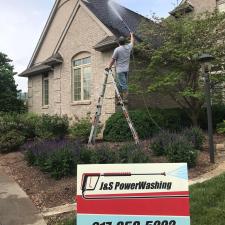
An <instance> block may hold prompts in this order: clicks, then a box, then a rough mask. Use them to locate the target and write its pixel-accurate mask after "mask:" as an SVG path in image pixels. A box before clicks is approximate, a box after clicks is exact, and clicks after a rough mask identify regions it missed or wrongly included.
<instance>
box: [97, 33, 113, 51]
mask: <svg viewBox="0 0 225 225" xmlns="http://www.w3.org/2000/svg"><path fill="white" fill-rule="evenodd" d="M116 45H117V38H116V37H115V36H108V37H106V38H104V39H103V40H102V41H100V42H99V43H98V44H97V45H95V46H94V49H95V50H96V51H100V52H102V51H107V50H109V49H112V48H113V47H116Z"/></svg>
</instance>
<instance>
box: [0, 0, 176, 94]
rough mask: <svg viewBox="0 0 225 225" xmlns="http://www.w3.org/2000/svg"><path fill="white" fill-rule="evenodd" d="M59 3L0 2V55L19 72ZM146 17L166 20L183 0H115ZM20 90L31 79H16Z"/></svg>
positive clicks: (45, 0)
mask: <svg viewBox="0 0 225 225" xmlns="http://www.w3.org/2000/svg"><path fill="white" fill-rule="evenodd" d="M54 1H55V0H19V1H18V0H0V5H1V7H0V52H3V53H5V54H7V55H8V57H9V58H10V59H12V60H13V62H12V64H13V65H14V68H15V71H16V72H18V73H20V72H22V71H24V70H25V69H26V67H27V65H28V63H29V60H30V58H31V56H32V54H33V51H34V49H35V47H36V44H37V42H38V39H39V37H40V35H41V32H42V30H43V28H44V25H45V23H46V21H47V18H48V16H49V14H50V11H51V9H52V6H53V4H54ZM115 1H117V2H118V3H120V4H121V5H124V6H126V7H127V8H130V9H131V10H133V11H135V12H138V13H140V14H142V15H144V16H150V15H152V14H153V13H155V14H156V15H157V16H160V17H166V16H167V15H168V12H169V11H171V10H172V9H173V8H174V7H175V6H176V5H177V4H178V1H179V0H115ZM15 80H16V83H17V84H18V89H19V90H22V91H23V92H27V79H26V78H20V77H18V76H15Z"/></svg>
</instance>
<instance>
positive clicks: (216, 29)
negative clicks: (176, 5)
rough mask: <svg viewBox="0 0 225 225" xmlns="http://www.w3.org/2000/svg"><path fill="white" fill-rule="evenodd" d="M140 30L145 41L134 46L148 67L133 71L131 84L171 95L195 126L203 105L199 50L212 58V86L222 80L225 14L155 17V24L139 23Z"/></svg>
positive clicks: (140, 88) (224, 48)
mask: <svg viewBox="0 0 225 225" xmlns="http://www.w3.org/2000/svg"><path fill="white" fill-rule="evenodd" d="M140 31H141V33H142V35H143V39H144V41H143V42H142V43H141V44H139V45H138V46H137V49H136V52H137V55H138V59H139V60H138V63H139V65H140V64H141V62H142V64H143V62H144V64H147V66H145V69H139V70H136V74H135V76H133V77H135V80H133V86H135V88H136V90H143V83H144V86H145V91H148V92H160V93H163V94H165V95H168V96H170V97H171V98H172V99H173V100H174V101H175V102H176V103H177V104H178V105H179V106H180V107H182V108H183V109H184V110H186V112H187V114H188V116H189V117H190V118H191V120H192V122H193V124H194V125H196V124H197V119H198V116H199V113H200V110H201V107H202V106H203V105H204V79H203V76H202V73H201V70H200V68H201V65H200V62H199V61H198V57H199V56H200V55H201V54H202V53H209V54H211V55H213V56H214V57H215V60H214V62H213V64H214V65H215V71H214V73H211V75H210V78H211V88H212V89H214V88H216V87H217V86H218V84H221V82H223V81H224V80H225V78H224V72H221V71H223V70H224V69H223V64H224V59H225V58H224V56H225V43H224V41H225V40H224V37H225V14H222V13H218V12H213V13H206V14H202V15H200V16H198V17H190V16H185V17H180V18H174V17H169V18H167V19H160V20H159V19H157V20H156V23H155V25H154V26H153V25H152V23H142V25H141V26H140ZM142 53H143V55H142ZM139 68H140V67H139ZM218 71H220V72H219V73H218Z"/></svg>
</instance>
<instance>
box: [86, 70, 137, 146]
mask: <svg viewBox="0 0 225 225" xmlns="http://www.w3.org/2000/svg"><path fill="white" fill-rule="evenodd" d="M109 77H111V78H112V82H111V83H112V84H113V87H114V89H115V91H116V95H117V98H118V101H119V103H120V106H121V107H122V110H123V114H124V116H125V118H126V120H127V123H128V125H129V128H130V130H131V133H132V135H133V138H134V141H135V144H137V145H138V144H139V137H138V134H137V132H136V130H135V128H134V125H133V123H132V121H131V119H130V116H129V113H128V111H127V109H126V107H125V105H124V102H123V99H122V97H121V95H120V92H119V90H118V88H117V85H116V82H115V79H114V77H113V73H112V70H105V80H104V83H103V87H102V91H101V94H100V96H99V99H98V103H97V107H96V113H95V117H94V120H93V123H92V127H91V133H90V136H89V141H88V144H95V139H96V136H97V131H98V125H99V123H100V117H101V114H102V105H103V99H104V96H105V91H106V86H107V84H109V83H108V80H109Z"/></svg>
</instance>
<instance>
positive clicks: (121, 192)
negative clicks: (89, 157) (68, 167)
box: [77, 163, 190, 225]
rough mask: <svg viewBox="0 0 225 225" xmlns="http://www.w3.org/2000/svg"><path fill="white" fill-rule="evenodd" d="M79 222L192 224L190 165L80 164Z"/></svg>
mask: <svg viewBox="0 0 225 225" xmlns="http://www.w3.org/2000/svg"><path fill="white" fill-rule="evenodd" d="M77 225H190V215H189V191H188V175H187V165H186V164H183V163H181V164H180V163H179V164H113V165H79V166H78V176H77Z"/></svg>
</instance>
